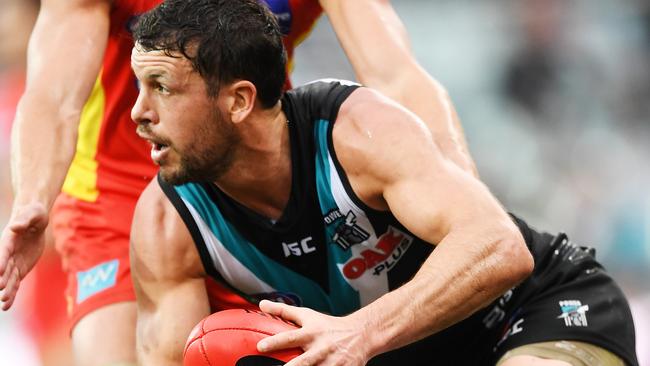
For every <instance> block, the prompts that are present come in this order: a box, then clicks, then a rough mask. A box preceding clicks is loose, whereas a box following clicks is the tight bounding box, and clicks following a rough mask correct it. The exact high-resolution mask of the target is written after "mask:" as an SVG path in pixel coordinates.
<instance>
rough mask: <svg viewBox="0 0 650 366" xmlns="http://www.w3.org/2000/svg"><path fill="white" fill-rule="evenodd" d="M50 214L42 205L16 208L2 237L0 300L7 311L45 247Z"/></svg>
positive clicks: (0, 238) (0, 241)
mask: <svg viewBox="0 0 650 366" xmlns="http://www.w3.org/2000/svg"><path fill="white" fill-rule="evenodd" d="M47 222H48V215H47V212H46V210H45V206H43V205H42V204H37V203H33V204H28V205H25V206H22V207H19V208H16V209H15V211H14V214H13V215H12V216H11V218H10V219H9V222H8V223H7V226H5V228H4V229H3V230H2V235H1V236H0V303H2V310H8V309H9V308H10V307H11V305H12V304H13V303H14V299H15V298H16V292H17V291H18V287H19V286H20V281H21V280H22V279H23V278H25V275H27V273H28V272H29V271H30V270H31V269H32V268H33V267H34V265H35V264H36V262H37V261H38V259H39V258H40V256H41V254H42V253H43V249H44V247H45V228H46V227H47Z"/></svg>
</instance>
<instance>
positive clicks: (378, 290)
mask: <svg viewBox="0 0 650 366" xmlns="http://www.w3.org/2000/svg"><path fill="white" fill-rule="evenodd" d="M328 160H329V165H330V181H331V183H330V185H331V187H332V188H331V189H332V196H333V197H334V201H335V202H336V205H337V206H338V207H339V211H341V213H342V214H343V215H344V216H345V215H346V214H347V213H348V212H349V211H352V212H353V213H354V215H355V216H356V217H357V218H356V220H357V225H359V226H361V227H362V228H363V229H364V230H365V231H366V232H368V234H370V237H369V238H368V240H366V241H364V242H363V243H361V244H357V245H353V246H352V247H350V252H351V254H352V256H351V257H350V258H354V257H359V256H360V255H361V251H363V250H364V249H368V248H374V247H373V246H371V245H369V244H368V242H370V243H373V244H374V243H376V242H377V233H375V230H374V229H373V227H372V225H371V224H370V221H369V220H368V217H367V216H366V214H365V212H364V211H363V210H361V209H360V208H359V207H358V206H357V205H356V204H355V203H354V201H352V199H351V198H350V196H349V195H348V193H347V192H346V190H345V187H344V186H343V182H341V177H339V173H338V170H336V166H335V165H334V161H332V157H331V156H330V155H329V154H328ZM344 265H345V263H338V264H337V267H338V268H339V271H340V272H341V273H340V275H341V276H342V277H343V278H345V276H343V273H342V272H343V266H344ZM387 272H388V271H383V272H382V273H380V274H379V275H374V274H373V273H372V271H366V272H365V273H364V274H363V275H362V276H361V277H359V278H356V279H354V280H349V279H347V278H346V281H347V282H348V283H349V284H350V286H352V288H354V289H355V290H357V291H358V292H359V301H360V302H361V306H365V305H367V304H369V303H371V302H373V301H374V300H376V299H377V298H379V297H380V296H382V295H383V294H385V293H387V292H388V276H387V274H386V273H387Z"/></svg>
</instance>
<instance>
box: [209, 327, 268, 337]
mask: <svg viewBox="0 0 650 366" xmlns="http://www.w3.org/2000/svg"><path fill="white" fill-rule="evenodd" d="M217 330H250V331H253V332H257V333H262V334H266V335H269V336H271V335H273V333H271V332H268V331H264V330H261V329H255V328H241V327H231V328H216V329H210V330H208V331H207V332H205V331H204V333H203V335H206V334H208V333H211V332H215V331H217ZM276 334H277V333H276ZM201 338H203V336H201Z"/></svg>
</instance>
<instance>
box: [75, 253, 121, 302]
mask: <svg viewBox="0 0 650 366" xmlns="http://www.w3.org/2000/svg"><path fill="white" fill-rule="evenodd" d="M119 267H120V261H119V260H118V259H114V260H112V261H108V262H104V263H101V264H98V265H96V266H95V267H93V268H91V269H89V270H87V271H83V272H77V304H78V303H80V302H82V301H84V300H86V299H87V298H89V297H90V296H92V295H95V294H96V293H98V292H101V291H104V290H106V289H109V288H111V287H113V286H115V283H117V270H118V269H119Z"/></svg>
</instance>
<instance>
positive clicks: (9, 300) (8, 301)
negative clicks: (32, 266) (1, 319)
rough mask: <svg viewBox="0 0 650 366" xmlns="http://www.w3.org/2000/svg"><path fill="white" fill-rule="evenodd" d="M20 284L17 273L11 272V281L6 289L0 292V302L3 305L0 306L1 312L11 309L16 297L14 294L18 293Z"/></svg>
mask: <svg viewBox="0 0 650 366" xmlns="http://www.w3.org/2000/svg"><path fill="white" fill-rule="evenodd" d="M19 284H20V276H19V274H18V271H13V272H12V276H11V279H10V280H9V283H8V284H7V287H5V289H4V290H3V292H2V295H1V296H0V301H1V302H3V303H4V304H3V305H2V310H7V309H9V308H10V307H11V305H12V304H13V302H14V298H15V297H16V292H18V286H19Z"/></svg>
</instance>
